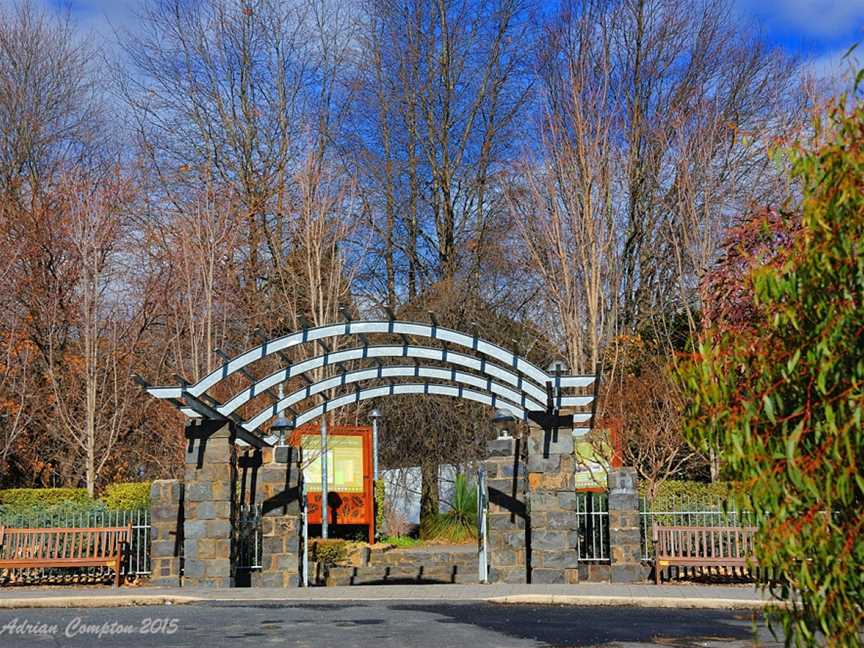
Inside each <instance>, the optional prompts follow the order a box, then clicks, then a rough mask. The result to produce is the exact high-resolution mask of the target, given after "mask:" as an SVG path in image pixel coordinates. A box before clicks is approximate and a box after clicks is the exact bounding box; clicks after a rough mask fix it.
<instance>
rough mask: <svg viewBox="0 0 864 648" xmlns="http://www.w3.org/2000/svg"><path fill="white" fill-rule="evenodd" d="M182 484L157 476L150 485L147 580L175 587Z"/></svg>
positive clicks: (180, 538)
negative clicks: (148, 565)
mask: <svg viewBox="0 0 864 648" xmlns="http://www.w3.org/2000/svg"><path fill="white" fill-rule="evenodd" d="M182 553H183V484H182V483H181V482H180V481H179V480H177V479H157V480H156V481H154V482H153V483H152V484H151V486H150V582H151V584H153V585H161V586H165V587H179V586H180V585H181V584H182V583H181V580H180V574H181V568H182V565H181V555H182Z"/></svg>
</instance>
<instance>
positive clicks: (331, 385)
mask: <svg viewBox="0 0 864 648" xmlns="http://www.w3.org/2000/svg"><path fill="white" fill-rule="evenodd" d="M379 378H431V379H435V380H448V381H452V382H457V383H462V384H465V385H469V386H473V387H477V388H478V389H480V390H482V391H484V392H491V393H492V394H494V395H495V396H500V397H501V398H502V399H505V400H507V401H509V402H511V403H514V404H516V405H519V406H520V407H521V408H523V409H524V408H527V409H531V410H542V409H545V406H544V405H542V404H541V403H540V402H538V401H536V400H534V399H532V398H529V397H527V396H526V395H525V394H523V393H520V392H517V391H515V390H512V389H510V388H508V387H505V386H504V385H502V384H500V383H497V382H494V381H493V380H492V379H491V378H486V379H484V378H480V377H479V376H475V375H474V374H469V373H465V372H464V371H456V370H455V369H442V368H440V367H422V366H412V365H405V366H394V367H373V368H369V369H359V370H357V371H348V372H346V373H343V374H339V375H336V376H331V377H330V378H325V379H324V380H321V381H319V382H317V383H314V384H311V385H307V386H306V387H304V388H303V389H298V390H297V391H295V392H294V393H292V394H289V395H288V396H286V397H285V398H283V399H282V400H280V401H279V402H277V403H273V404H271V405H270V406H269V407H265V408H264V409H263V410H261V411H260V412H258V414H256V415H255V416H253V417H252V418H251V419H249V421H247V422H246V423H244V424H243V427H244V428H246V430H248V431H249V432H252V431H254V430H256V429H258V427H260V426H261V425H262V424H263V423H264V422H265V421H267V420H269V419H271V418H273V417H275V416H278V415H279V414H280V413H281V412H282V411H283V410H284V409H286V408H288V407H291V406H292V405H295V404H297V403H299V402H301V401H303V400H305V399H307V398H309V397H310V396H314V395H316V394H320V393H322V392H324V391H327V390H328V389H335V388H337V387H342V386H344V385H348V384H351V383H359V382H363V381H366V380H375V379H379ZM424 384H425V383H424ZM589 400H590V399H589ZM231 403H232V401H229V402H228V403H226V404H225V405H224V406H223V407H222V408H219V412H220V414H222V415H224V416H227V415H228V414H230V413H231V411H233V410H230V411H224V412H223V411H222V410H223V409H227V408H228V407H229V405H231Z"/></svg>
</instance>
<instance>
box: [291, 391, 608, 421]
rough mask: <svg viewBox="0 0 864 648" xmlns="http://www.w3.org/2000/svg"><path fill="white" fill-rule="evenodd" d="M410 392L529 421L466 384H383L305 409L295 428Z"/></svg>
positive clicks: (580, 416)
mask: <svg viewBox="0 0 864 648" xmlns="http://www.w3.org/2000/svg"><path fill="white" fill-rule="evenodd" d="M409 394H432V395H435V396H451V397H453V398H463V399H466V400H471V401H475V402H477V403H482V404H484V405H488V406H490V407H501V406H503V407H506V408H507V409H509V410H510V411H511V412H512V413H513V414H514V416H516V418H518V419H521V420H523V421H527V420H528V415H527V412H526V411H525V410H524V409H522V408H521V407H519V406H518V405H517V404H515V403H511V402H509V401H507V400H505V399H503V398H499V397H497V396H495V395H491V394H485V393H482V392H478V391H474V390H473V389H466V388H463V387H455V386H451V385H430V384H428V383H425V384H404V385H385V386H380V387H370V388H368V389H361V390H358V391H355V392H353V393H351V394H346V395H344V396H340V397H339V398H334V399H332V400H329V401H327V402H325V403H321V404H320V405H318V406H316V407H312V408H310V409H308V410H306V411H305V412H302V413H301V414H299V415H298V416H297V417H295V418H294V425H295V427H299V426H301V425H304V424H305V423H308V422H309V421H313V420H315V419H316V418H318V417H319V416H322V415H323V414H325V413H326V412H332V411H333V410H337V409H339V408H341V407H345V406H346V405H353V404H355V403H359V402H361V401H365V400H370V399H374V398H385V397H387V396H400V395H409ZM589 420H591V414H574V415H573V422H574V423H586V422H588V421H589Z"/></svg>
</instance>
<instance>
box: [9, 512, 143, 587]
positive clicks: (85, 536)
mask: <svg viewBox="0 0 864 648" xmlns="http://www.w3.org/2000/svg"><path fill="white" fill-rule="evenodd" d="M131 541H132V524H131V523H130V524H129V525H128V526H125V527H94V528H76V529H72V528H64V527H59V528H47V529H20V528H19V529H15V528H8V527H7V528H4V527H0V569H3V568H6V569H27V568H44V569H47V568H51V567H111V568H112V569H113V570H114V585H115V586H118V587H119V585H120V578H121V576H120V574H121V572H122V565H123V558H124V557H125V555H126V551H127V547H128V546H129V543H131Z"/></svg>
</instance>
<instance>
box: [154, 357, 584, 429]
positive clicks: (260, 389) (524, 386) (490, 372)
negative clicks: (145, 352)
mask: <svg viewBox="0 0 864 648" xmlns="http://www.w3.org/2000/svg"><path fill="white" fill-rule="evenodd" d="M369 358H374V359H380V358H415V359H418V360H420V359H422V360H434V361H437V362H443V363H447V364H453V365H459V366H462V367H467V368H469V369H473V370H474V371H477V372H478V373H481V374H483V375H485V376H489V377H491V378H497V379H499V380H501V381H503V382H505V383H508V384H509V385H512V386H513V387H515V388H516V389H517V390H519V391H520V392H521V393H522V395H523V396H524V397H527V398H531V399H534V400H535V401H537V402H538V403H544V402H545V401H546V390H545V389H541V388H539V387H537V386H536V385H534V384H533V383H532V382H529V381H526V380H524V379H523V377H522V376H520V375H518V374H516V373H513V372H512V371H509V370H507V369H505V368H504V367H501V366H500V365H497V364H495V363H492V362H489V361H487V360H486V359H485V358H476V357H474V356H469V355H465V354H464V353H457V352H455V351H448V350H447V349H436V348H433V347H421V346H395V345H393V346H370V347H358V348H355V349H344V350H342V351H334V352H331V353H327V354H324V355H320V356H316V357H314V358H309V359H308V360H304V361H302V362H298V363H295V364H293V365H291V366H290V367H286V368H284V369H280V370H279V371H275V372H273V373H272V374H270V375H269V376H266V377H264V378H262V379H261V380H259V381H257V382H255V383H254V384H252V385H250V386H249V387H247V388H246V389H244V390H242V391H240V392H238V393H237V394H235V395H234V396H233V397H232V398H230V399H229V400H228V401H226V402H225V404H224V405H223V406H222V407H220V408H219V411H220V413H222V414H223V415H228V414H230V413H231V412H234V411H236V410H237V408H238V407H240V406H241V405H244V404H245V403H247V402H248V401H250V400H251V399H252V398H254V397H256V396H259V395H260V394H262V393H265V392H266V391H267V390H268V389H270V388H272V387H274V386H276V385H279V384H281V383H283V382H285V381H286V380H288V379H290V378H294V377H296V376H299V375H301V374H303V373H306V372H307V371H312V370H314V369H319V368H321V367H326V366H330V365H338V364H340V363H343V362H348V361H350V360H361V359H369ZM400 375H401V374H400ZM163 389H166V388H161V387H160V388H153V389H152V390H151V391H150V393H151V394H153V395H154V396H160V394H157V393H154V392H156V391H157V390H163ZM167 389H169V390H170V389H171V388H167ZM160 397H163V398H168V397H174V398H176V397H179V394H166V395H164V396H160ZM592 399H593V398H592V397H590V396H575V397H574V396H562V397H561V402H560V404H559V407H581V406H587V405H590V404H591V401H592ZM539 409H545V406H542V407H540V408H539Z"/></svg>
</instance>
